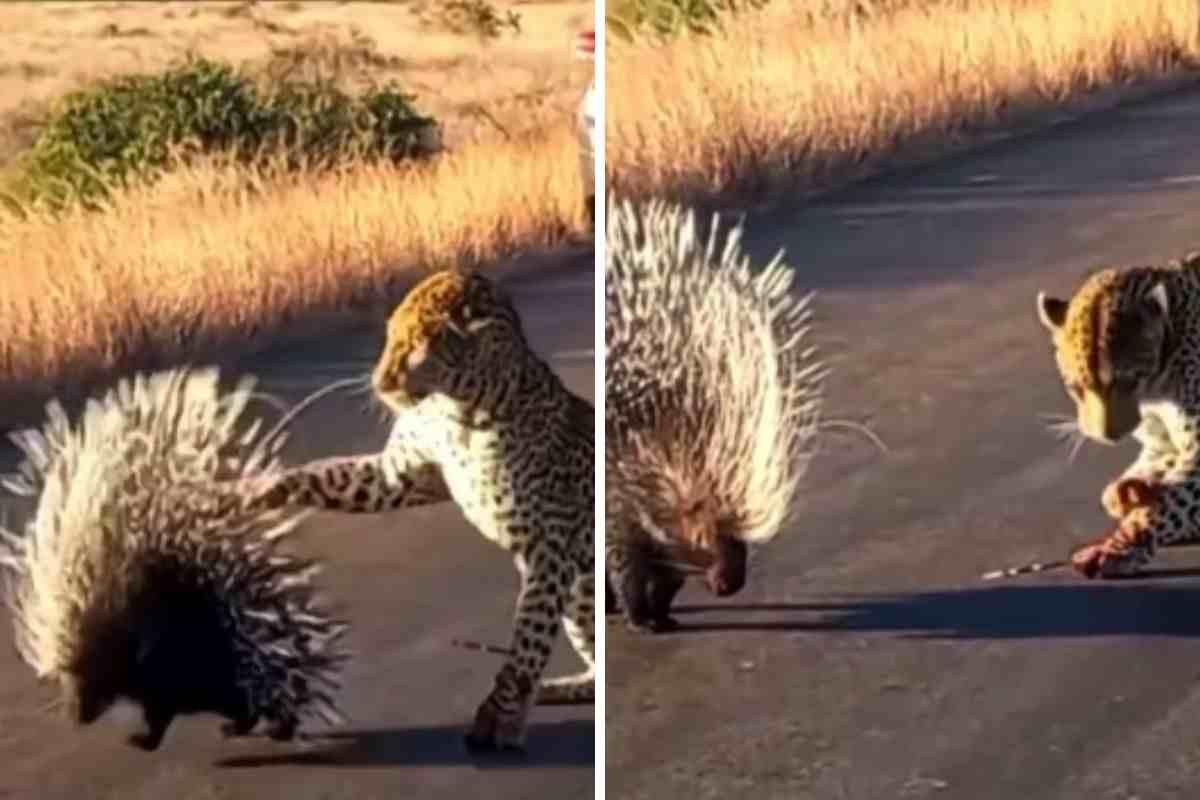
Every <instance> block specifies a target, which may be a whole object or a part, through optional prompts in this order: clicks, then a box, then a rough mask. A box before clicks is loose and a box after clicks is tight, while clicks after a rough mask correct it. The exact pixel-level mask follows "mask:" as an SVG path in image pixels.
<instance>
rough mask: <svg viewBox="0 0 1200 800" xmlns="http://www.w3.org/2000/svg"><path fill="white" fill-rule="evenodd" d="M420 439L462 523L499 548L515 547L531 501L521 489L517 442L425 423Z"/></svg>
mask: <svg viewBox="0 0 1200 800" xmlns="http://www.w3.org/2000/svg"><path fill="white" fill-rule="evenodd" d="M423 439H424V440H425V446H426V450H427V452H428V453H429V454H430V455H431V456H432V458H431V460H433V461H436V463H437V464H438V466H439V467H440V469H441V473H442V479H443V480H444V481H445V483H446V487H447V488H448V489H449V490H450V495H451V497H452V498H453V499H454V502H455V504H456V505H457V506H458V508H459V510H460V511H461V512H462V514H463V516H465V517H466V518H467V521H468V522H470V523H471V524H472V525H473V526H474V527H475V528H477V529H478V530H479V532H480V533H481V534H483V536H484V537H485V538H487V539H489V540H490V541H493V542H495V543H496V544H498V545H499V546H500V547H503V548H504V549H506V550H519V549H521V548H522V544H523V542H524V535H525V533H526V532H527V531H528V530H529V526H528V525H526V524H525V522H526V520H525V517H526V516H527V515H528V513H529V506H530V503H531V502H532V499H531V498H530V497H529V492H528V491H526V489H527V487H525V486H524V485H523V483H524V481H523V476H524V475H525V473H526V470H523V469H522V459H521V455H522V448H521V443H520V442H518V441H514V440H513V438H512V437H511V436H509V435H506V434H505V433H504V432H502V431H495V430H487V429H485V430H479V429H471V428H467V427H463V426H460V425H453V424H437V425H431V426H429V427H427V428H426V429H425V431H424V436H423Z"/></svg>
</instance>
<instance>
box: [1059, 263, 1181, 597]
mask: <svg viewBox="0 0 1200 800" xmlns="http://www.w3.org/2000/svg"><path fill="white" fill-rule="evenodd" d="M1037 313H1038V318H1039V320H1040V322H1041V324H1042V325H1043V326H1044V327H1045V328H1046V329H1047V330H1048V331H1049V333H1050V338H1051V341H1052V344H1053V349H1054V357H1055V362H1056V365H1057V368H1058V372H1059V375H1060V377H1061V379H1062V384H1063V387H1064V388H1065V390H1066V393H1067V395H1068V396H1069V397H1070V398H1071V400H1072V401H1073V402H1074V404H1075V412H1076V415H1075V416H1076V419H1075V423H1074V425H1075V427H1076V428H1077V431H1078V433H1079V434H1080V435H1081V436H1082V437H1084V438H1086V439H1087V440H1091V441H1094V442H1098V443H1100V444H1104V445H1114V444H1116V443H1117V442H1119V441H1121V440H1123V439H1125V437H1127V436H1132V437H1133V439H1134V440H1136V441H1137V442H1138V443H1139V444H1140V451H1139V453H1138V456H1137V458H1136V459H1135V460H1134V462H1133V463H1132V464H1131V465H1130V466H1129V467H1128V468H1127V469H1126V470H1125V471H1124V472H1123V473H1122V474H1121V475H1120V476H1119V477H1118V478H1117V479H1116V480H1114V481H1112V482H1111V483H1109V484H1108V485H1107V486H1106V487H1105V489H1104V491H1103V493H1102V494H1101V505H1102V506H1103V508H1104V510H1105V511H1106V512H1107V513H1108V515H1109V516H1110V517H1111V518H1112V519H1113V520H1114V521H1115V527H1114V528H1113V529H1112V530H1110V531H1108V532H1107V533H1106V534H1105V535H1103V536H1101V537H1100V538H1098V539H1096V540H1095V541H1092V542H1090V543H1088V544H1086V545H1083V546H1081V547H1078V548H1076V549H1075V550H1074V551H1073V552H1072V553H1071V558H1070V563H1071V565H1072V566H1073V568H1074V569H1075V570H1076V571H1077V572H1079V573H1080V574H1082V575H1084V576H1085V577H1088V578H1095V577H1101V578H1116V577H1125V576H1131V575H1135V574H1138V573H1140V572H1142V571H1143V569H1144V568H1145V567H1146V565H1148V564H1149V563H1150V562H1151V560H1152V559H1153V558H1154V556H1155V554H1156V552H1157V551H1158V549H1159V548H1162V547H1172V546H1177V545H1183V544H1190V543H1194V542H1196V541H1200V251H1193V252H1190V253H1188V254H1187V255H1185V256H1183V257H1182V258H1179V259H1174V260H1171V261H1168V262H1166V263H1165V264H1157V265H1135V266H1128V265H1126V266H1112V265H1109V266H1105V267H1102V268H1099V269H1096V270H1095V271H1093V272H1092V274H1091V275H1090V276H1088V277H1087V278H1086V279H1085V280H1084V281H1083V283H1082V284H1081V285H1080V286H1079V288H1078V289H1077V290H1076V291H1075V293H1074V294H1073V295H1072V296H1071V297H1070V298H1069V299H1061V298H1057V297H1052V296H1050V295H1048V294H1047V293H1046V292H1044V291H1042V292H1038V295H1037Z"/></svg>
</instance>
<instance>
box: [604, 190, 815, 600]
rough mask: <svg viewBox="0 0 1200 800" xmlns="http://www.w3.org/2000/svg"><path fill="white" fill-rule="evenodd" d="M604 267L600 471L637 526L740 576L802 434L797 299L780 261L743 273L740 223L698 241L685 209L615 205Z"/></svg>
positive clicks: (777, 523) (806, 422) (799, 471)
mask: <svg viewBox="0 0 1200 800" xmlns="http://www.w3.org/2000/svg"><path fill="white" fill-rule="evenodd" d="M608 221H609V222H608V232H607V242H606V245H607V254H608V260H607V265H606V270H605V395H606V401H605V429H606V436H605V445H606V453H605V472H606V476H605V481H606V491H607V492H613V493H615V494H616V495H619V498H620V501H621V506H622V509H623V513H626V514H627V515H628V516H629V517H630V518H631V522H633V523H634V525H633V526H632V527H633V528H634V529H637V530H640V531H641V532H643V533H645V534H647V535H648V536H650V538H651V539H653V540H654V541H655V543H656V544H658V545H659V546H660V547H663V548H666V549H667V550H668V551H670V552H671V553H672V555H673V557H674V558H676V559H679V560H683V561H686V562H688V563H691V564H693V565H696V566H699V567H701V568H703V569H704V570H705V575H706V582H707V584H708V586H709V588H710V589H711V590H712V591H713V592H714V593H716V594H719V595H728V594H732V593H734V592H736V591H738V590H739V589H740V588H741V587H742V585H743V584H744V583H745V578H746V563H747V546H748V545H754V544H759V543H763V542H767V541H769V540H770V539H772V538H773V537H774V536H775V535H776V534H777V533H778V532H779V530H780V529H781V527H782V526H783V524H784V523H785V522H786V520H787V519H788V518H789V517H790V514H791V511H792V507H793V499H794V495H795V492H796V489H797V486H798V483H799V480H800V478H801V477H802V475H803V473H804V470H805V468H806V466H807V463H808V460H809V458H810V457H811V454H812V451H813V447H814V444H815V433H816V429H817V418H818V412H819V408H820V396H821V386H822V382H823V380H824V376H825V370H824V367H823V366H822V365H821V364H820V363H819V362H818V361H816V359H815V357H814V352H813V350H812V348H810V347H809V346H808V342H807V338H806V334H807V332H808V327H809V321H810V312H809V309H808V302H809V298H808V297H800V296H796V295H794V294H792V293H791V292H790V287H791V280H792V273H791V270H790V269H789V268H787V267H786V266H784V265H783V263H782V262H781V260H780V259H779V258H776V259H775V260H773V261H772V262H770V263H769V264H767V265H766V266H765V267H764V268H762V269H761V270H753V271H752V270H751V267H750V263H749V259H748V258H747V257H745V256H744V255H743V254H742V252H741V250H740V247H739V240H740V233H741V232H740V229H737V228H735V229H734V230H733V231H731V232H730V233H729V235H728V236H726V237H725V239H724V241H723V242H720V243H719V242H718V225H717V223H716V222H714V225H713V227H712V231H711V233H710V236H709V238H708V240H707V242H706V241H705V240H703V239H702V238H701V237H700V236H699V235H698V233H697V231H696V224H695V218H694V215H693V214H692V213H691V212H687V211H684V210H683V209H681V208H679V207H675V206H670V205H667V204H664V203H661V202H658V201H652V202H650V203H648V204H633V203H628V202H625V203H614V204H612V206H611V207H610V212H609V215H608Z"/></svg>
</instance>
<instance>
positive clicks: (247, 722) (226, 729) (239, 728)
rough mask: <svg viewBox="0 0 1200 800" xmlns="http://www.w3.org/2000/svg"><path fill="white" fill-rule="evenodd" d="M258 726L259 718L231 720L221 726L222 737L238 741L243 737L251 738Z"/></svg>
mask: <svg viewBox="0 0 1200 800" xmlns="http://www.w3.org/2000/svg"><path fill="white" fill-rule="evenodd" d="M257 724H258V717H242V718H241V719H235V720H230V721H229V722H226V723H224V724H223V725H221V735H222V736H224V737H225V738H226V739H237V738H241V737H243V736H249V735H250V732H251V731H252V730H254V726H255V725H257Z"/></svg>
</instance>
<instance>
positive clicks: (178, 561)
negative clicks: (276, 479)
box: [0, 370, 346, 749]
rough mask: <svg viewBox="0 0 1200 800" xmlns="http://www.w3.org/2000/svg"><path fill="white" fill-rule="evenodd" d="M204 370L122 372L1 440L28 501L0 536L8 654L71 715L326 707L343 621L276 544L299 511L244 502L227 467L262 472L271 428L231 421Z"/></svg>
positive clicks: (238, 397)
mask: <svg viewBox="0 0 1200 800" xmlns="http://www.w3.org/2000/svg"><path fill="white" fill-rule="evenodd" d="M250 389H251V386H250V383H249V382H243V384H242V385H240V386H238V387H237V388H236V389H233V390H232V391H228V392H223V391H221V390H220V388H219V385H218V376H217V373H216V371H215V370H203V371H195V372H193V371H191V370H176V371H171V372H165V373H159V374H157V375H154V376H151V377H138V378H136V379H134V380H130V381H123V382H121V383H120V384H119V385H118V386H117V388H116V389H115V390H113V391H112V392H110V393H109V394H108V395H106V396H105V397H104V398H102V399H101V400H99V401H92V402H90V403H89V404H88V406H87V408H86V409H85V411H84V412H83V414H82V416H81V417H80V419H79V420H78V422H77V424H75V425H72V424H70V423H69V422H68V419H67V416H66V414H65V412H64V411H63V410H62V409H61V407H59V406H58V405H57V404H51V406H50V407H49V408H48V412H49V420H48V422H47V424H46V425H45V426H44V427H43V428H42V429H41V430H37V431H25V432H22V433H19V434H17V435H15V436H14V437H13V438H14V440H15V441H16V443H17V445H18V446H19V447H20V448H21V449H22V450H23V451H24V453H25V456H26V460H25V461H24V462H23V463H22V465H21V466H20V474H19V475H16V476H11V477H9V478H8V479H7V480H6V481H5V486H6V488H8V489H10V490H11V491H13V492H14V493H16V494H20V495H27V496H33V497H35V498H36V507H35V510H34V512H33V515H32V517H31V518H30V520H29V522H28V523H27V525H26V526H25V530H24V531H23V532H21V533H13V532H9V531H3V532H2V534H0V566H4V567H6V568H7V572H8V582H7V600H8V604H9V606H10V609H11V611H12V618H13V623H14V626H15V629H16V644H17V649H18V651H19V653H20V654H21V656H22V658H23V660H25V661H26V663H28V664H29V665H30V666H31V667H32V668H33V669H34V671H35V672H36V674H37V675H38V676H39V677H40V678H42V679H44V680H47V681H51V682H53V683H56V684H57V685H58V686H59V688H60V691H61V699H62V703H63V705H64V706H65V707H66V709H67V711H68V714H69V715H70V717H71V718H72V719H74V720H75V721H76V722H77V723H80V724H88V723H90V722H92V721H94V720H95V719H97V718H98V717H100V716H101V715H102V714H103V713H104V712H105V711H106V710H107V709H108V708H109V707H110V706H111V705H112V704H113V703H114V702H116V701H117V700H122V699H124V700H130V701H133V702H135V703H139V704H141V706H142V708H143V711H144V712H145V713H146V716H147V719H148V720H149V719H150V718H151V717H156V718H158V719H159V720H160V722H161V725H160V728H161V729H160V730H158V731H155V732H154V735H152V736H149V737H147V738H144V739H142V740H140V743H139V746H144V747H145V748H146V749H154V748H155V747H157V745H158V742H159V741H161V735H162V733H163V732H164V731H165V729H166V725H169V722H170V719H171V718H172V717H173V716H174V715H176V714H186V713H194V712H201V711H209V712H215V713H218V714H221V715H223V716H225V717H227V718H229V719H230V720H232V721H235V722H237V723H239V724H241V723H246V722H248V721H257V720H259V719H263V720H268V721H273V722H283V723H294V722H295V721H298V720H299V719H301V718H304V717H311V716H316V717H319V718H322V719H325V720H327V721H334V720H336V719H338V714H337V711H336V708H335V706H334V704H333V700H332V694H333V692H334V690H335V689H336V687H337V675H338V670H339V667H340V664H341V663H342V662H343V661H344V660H345V657H346V654H345V653H344V652H342V651H341V650H340V640H341V638H342V636H343V634H344V632H345V625H343V624H342V623H340V622H338V621H336V620H333V619H332V618H330V617H329V615H328V614H327V613H326V612H325V611H324V610H323V609H321V608H320V606H319V604H317V603H316V601H315V598H314V594H313V588H312V585H311V577H312V575H313V574H314V573H315V571H316V568H317V566H316V565H315V564H314V563H312V562H311V561H308V560H305V559H302V558H298V557H296V556H294V555H292V554H290V553H287V552H286V551H284V550H282V549H281V547H280V545H281V543H282V540H283V538H284V537H286V535H287V534H288V533H290V532H291V531H292V530H293V529H294V528H295V527H296V525H297V524H298V522H299V521H300V519H301V518H302V516H303V514H302V513H300V514H298V513H296V512H294V511H288V510H272V511H261V510H259V511H248V510H246V509H245V508H244V504H243V503H242V502H241V498H240V497H239V496H238V494H237V491H238V484H237V481H236V480H235V479H237V478H240V477H244V476H249V475H251V474H259V473H260V472H261V471H265V472H268V473H269V472H272V471H274V470H278V469H279V464H278V460H277V458H276V457H275V453H276V452H277V450H278V447H279V446H280V445H281V444H282V439H281V438H280V437H279V436H277V435H275V434H274V433H273V434H271V435H268V436H265V437H264V436H262V435H260V434H259V432H258V427H257V425H256V424H255V425H252V426H250V427H246V426H245V425H244V424H243V422H244V420H242V419H241V417H242V412H243V411H244V409H245V406H246V405H247V403H248V402H249V401H250V399H251V391H250Z"/></svg>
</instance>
